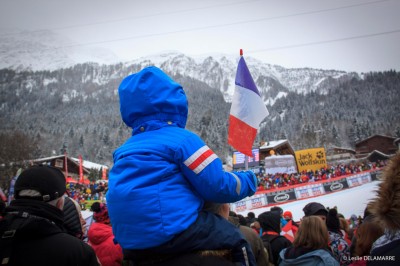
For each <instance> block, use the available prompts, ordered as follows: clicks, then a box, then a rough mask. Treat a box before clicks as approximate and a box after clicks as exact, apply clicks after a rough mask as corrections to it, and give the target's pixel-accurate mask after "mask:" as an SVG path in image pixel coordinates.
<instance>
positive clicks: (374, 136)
mask: <svg viewBox="0 0 400 266" xmlns="http://www.w3.org/2000/svg"><path fill="white" fill-rule="evenodd" d="M376 137H381V138H388V139H392V140H395V139H396V138H394V137H389V136H385V135H380V134H376V135H372V136H370V137H368V138H366V139H363V140H360V141H359V142H357V143H356V144H355V145H356V146H357V145H358V144H360V143H362V142H365V141H367V140H370V139H372V138H376Z"/></svg>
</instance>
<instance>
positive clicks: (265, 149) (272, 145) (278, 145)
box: [259, 139, 295, 162]
mask: <svg viewBox="0 0 400 266" xmlns="http://www.w3.org/2000/svg"><path fill="white" fill-rule="evenodd" d="M259 150H260V161H261V162H263V161H264V159H265V157H268V156H271V155H272V154H275V155H293V156H295V154H294V149H293V147H292V145H290V143H289V141H288V140H287V139H281V140H274V141H267V142H262V143H261V146H260V148H259ZM271 151H273V152H271Z"/></svg>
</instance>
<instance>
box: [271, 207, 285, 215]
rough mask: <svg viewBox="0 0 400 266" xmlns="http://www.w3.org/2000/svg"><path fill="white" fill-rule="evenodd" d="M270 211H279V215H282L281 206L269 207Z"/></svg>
mask: <svg viewBox="0 0 400 266" xmlns="http://www.w3.org/2000/svg"><path fill="white" fill-rule="evenodd" d="M271 211H272V212H277V213H279V215H280V216H282V214H283V210H282V208H281V207H278V206H274V207H272V208H271Z"/></svg>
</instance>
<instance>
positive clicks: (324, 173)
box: [257, 160, 386, 191]
mask: <svg viewBox="0 0 400 266" xmlns="http://www.w3.org/2000/svg"><path fill="white" fill-rule="evenodd" d="M385 165H386V161H381V160H379V161H377V162H360V163H350V164H343V163H342V164H338V165H336V166H334V165H330V166H328V167H326V168H322V169H320V170H317V171H312V170H308V171H302V172H300V173H291V174H287V173H276V174H264V173H262V172H260V173H258V174H257V178H258V184H259V185H258V188H257V190H258V191H263V190H272V189H276V188H281V187H288V186H294V185H299V184H304V183H308V182H316V181H320V180H328V179H331V178H336V177H341V176H346V175H350V174H355V173H360V172H363V171H368V170H373V169H377V168H381V167H384V166H385Z"/></svg>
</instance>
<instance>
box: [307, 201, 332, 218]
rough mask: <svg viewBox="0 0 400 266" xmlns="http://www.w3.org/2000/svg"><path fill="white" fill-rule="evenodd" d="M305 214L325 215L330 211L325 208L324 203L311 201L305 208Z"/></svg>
mask: <svg viewBox="0 0 400 266" xmlns="http://www.w3.org/2000/svg"><path fill="white" fill-rule="evenodd" d="M303 212H304V216H311V215H324V216H326V215H327V214H328V211H327V210H326V209H325V207H324V205H322V204H321V203H318V202H310V203H308V204H307V205H306V206H305V207H304V208H303Z"/></svg>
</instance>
